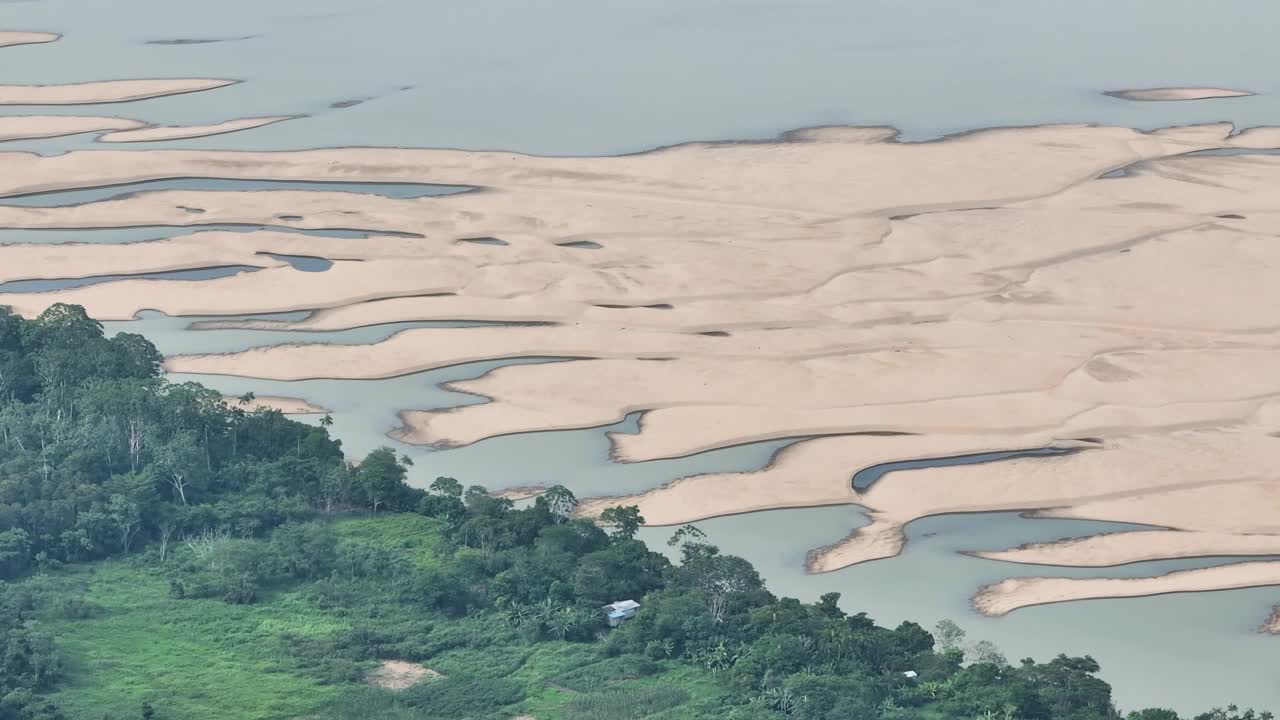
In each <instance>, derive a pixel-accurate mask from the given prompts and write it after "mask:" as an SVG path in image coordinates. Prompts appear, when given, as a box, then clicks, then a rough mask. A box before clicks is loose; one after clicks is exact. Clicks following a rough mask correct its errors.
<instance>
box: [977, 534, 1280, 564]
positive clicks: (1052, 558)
mask: <svg viewBox="0 0 1280 720" xmlns="http://www.w3.org/2000/svg"><path fill="white" fill-rule="evenodd" d="M970 554H971V555H974V556H975V557H982V558H987V559H988V560H1000V561H1003V562H1013V563H1025V564H1029V565H1055V566H1064V565H1066V566H1072V567H1108V566H1113V565H1125V564H1128V563H1135V562H1145V561H1148V560H1160V559H1166V558H1179V557H1227V556H1232V555H1280V534H1276V535H1236V534H1232V533H1213V532H1186V531H1171V530H1150V531H1145V530H1143V531H1133V532H1122V533H1112V534H1107V535H1093V536H1091V537H1083V538H1072V539H1069V540H1060V541H1057V542H1051V543H1033V544H1028V545H1023V546H1021V547H1016V548H1011V549H1009V550H998V551H982V552H974V553H970Z"/></svg>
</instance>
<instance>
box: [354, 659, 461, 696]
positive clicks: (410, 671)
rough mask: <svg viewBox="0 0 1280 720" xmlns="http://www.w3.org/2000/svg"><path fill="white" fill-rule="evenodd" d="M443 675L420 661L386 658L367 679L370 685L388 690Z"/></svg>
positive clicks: (399, 688)
mask: <svg viewBox="0 0 1280 720" xmlns="http://www.w3.org/2000/svg"><path fill="white" fill-rule="evenodd" d="M438 677H443V675H441V674H440V673H438V672H436V671H435V670H432V669H431V668H429V667H426V666H424V665H419V664H418V663H411V662H405V661H403V660H384V661H382V664H381V665H379V666H378V667H377V668H376V669H375V670H374V671H373V672H371V673H369V676H368V678H366V680H367V681H368V683H369V684H370V685H373V686H375V687H380V688H386V689H388V690H404V689H405V688H407V687H409V686H411V685H415V684H417V683H420V682H422V681H423V680H430V679H433V678H438Z"/></svg>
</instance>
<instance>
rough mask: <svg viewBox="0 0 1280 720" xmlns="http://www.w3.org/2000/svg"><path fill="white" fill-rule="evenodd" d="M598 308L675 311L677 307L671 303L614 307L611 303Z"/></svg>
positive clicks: (600, 305) (598, 305) (599, 305)
mask: <svg viewBox="0 0 1280 720" xmlns="http://www.w3.org/2000/svg"><path fill="white" fill-rule="evenodd" d="M596 307H598V308H605V309H606V310H674V309H675V306H674V305H672V304H671V303H654V304H652V305H613V304H609V303H604V304H597V305H596Z"/></svg>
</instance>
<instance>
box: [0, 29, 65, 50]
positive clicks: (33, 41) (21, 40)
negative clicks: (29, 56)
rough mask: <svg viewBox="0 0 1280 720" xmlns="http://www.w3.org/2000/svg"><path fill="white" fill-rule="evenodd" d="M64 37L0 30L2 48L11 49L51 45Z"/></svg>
mask: <svg viewBox="0 0 1280 720" xmlns="http://www.w3.org/2000/svg"><path fill="white" fill-rule="evenodd" d="M60 37H62V36H61V35H59V34H58V33H50V32H18V31H14V30H0V48H3V47H11V46H14V45H39V44H42V43H49V42H53V41H55V40H57V39H58V38H60Z"/></svg>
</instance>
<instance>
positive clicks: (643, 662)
mask: <svg viewBox="0 0 1280 720" xmlns="http://www.w3.org/2000/svg"><path fill="white" fill-rule="evenodd" d="M661 669H662V668H661V667H660V666H659V665H658V664H657V663H655V662H654V661H652V660H650V659H649V658H646V657H641V656H639V655H622V656H619V657H612V658H609V659H607V660H602V661H600V662H598V663H592V664H590V665H586V666H584V667H580V668H577V669H575V670H570V671H569V672H566V673H563V674H561V675H558V676H557V677H555V678H553V679H552V680H551V682H553V683H555V684H556V685H560V686H562V687H566V688H569V689H570V690H576V691H578V692H590V691H592V690H600V689H603V688H604V687H606V686H608V685H609V684H610V683H612V682H617V681H619V680H629V679H633V678H640V677H648V676H650V675H654V674H656V673H657V672H658V671H659V670H661Z"/></svg>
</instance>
